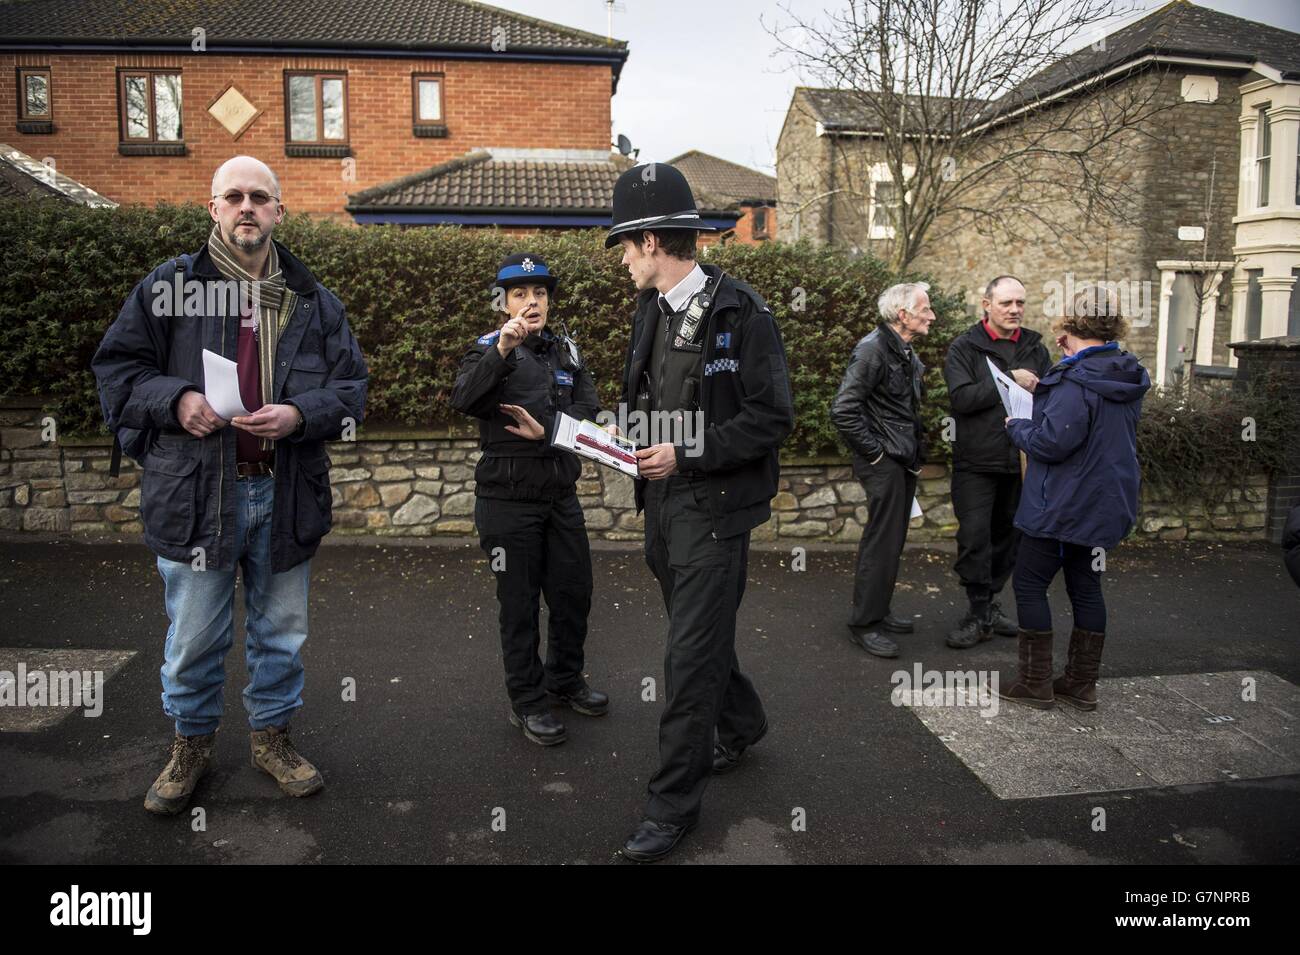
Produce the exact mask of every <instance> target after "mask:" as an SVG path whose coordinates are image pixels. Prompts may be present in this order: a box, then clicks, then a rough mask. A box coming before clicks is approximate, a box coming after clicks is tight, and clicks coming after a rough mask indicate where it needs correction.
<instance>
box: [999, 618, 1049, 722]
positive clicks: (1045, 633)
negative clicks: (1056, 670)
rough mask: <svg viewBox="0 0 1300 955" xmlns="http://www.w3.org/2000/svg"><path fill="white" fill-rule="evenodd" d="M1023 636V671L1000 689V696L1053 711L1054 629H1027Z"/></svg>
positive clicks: (1021, 646)
mask: <svg viewBox="0 0 1300 955" xmlns="http://www.w3.org/2000/svg"><path fill="white" fill-rule="evenodd" d="M1017 636H1018V637H1019V639H1020V672H1019V674H1018V675H1017V676H1016V682H1015V683H1012V684H1011V686H1010V687H1008V688H1007V689H1005V690H999V691H998V698H999V699H1002V700H1007V701H1009V702H1011V703H1023V704H1024V705H1025V706H1032V707H1033V708H1034V709H1037V710H1050V709H1051V708H1052V706H1053V704H1054V703H1055V699H1054V698H1053V696H1052V631H1050V630H1025V629H1024V628H1023V627H1022V628H1021V629H1020V632H1019V634H1018V635H1017Z"/></svg>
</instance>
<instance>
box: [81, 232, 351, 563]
mask: <svg viewBox="0 0 1300 955" xmlns="http://www.w3.org/2000/svg"><path fill="white" fill-rule="evenodd" d="M276 250H277V251H278V252H279V255H280V266H281V268H282V269H283V271H284V277H285V282H286V284H287V285H288V286H289V288H291V289H293V290H294V291H295V292H297V293H298V304H297V308H296V309H295V311H294V313H293V315H291V316H290V317H289V321H288V324H287V325H286V326H285V329H284V332H283V333H282V334H281V335H280V340H279V343H278V344H277V346H276V352H275V374H274V381H273V383H272V401H273V402H276V403H280V404H291V405H294V406H295V407H297V409H298V410H299V411H300V412H302V416H303V419H304V423H305V424H304V427H303V429H302V430H301V431H299V432H297V433H295V434H292V435H289V436H288V437H285V438H281V439H280V440H278V441H276V442H275V460H274V463H273V469H274V472H275V499H274V504H273V505H272V509H271V571H272V572H273V573H280V572H281V571H285V570H288V569H289V568H290V567H293V566H295V565H297V564H300V563H302V562H303V561H304V560H307V559H308V558H310V557H311V556H312V555H313V554H315V552H316V548H317V546H318V545H319V544H320V539H321V538H322V537H324V536H325V534H326V533H328V531H329V529H330V526H331V524H332V518H333V515H332V500H331V495H330V480H329V468H330V460H329V455H328V454H326V452H325V442H326V441H333V440H337V439H338V438H339V436H340V434H341V432H342V431H343V429H344V427H345V425H346V423H347V421H348V419H351V420H352V421H353V422H354V423H355V424H356V425H358V426H359V425H360V424H361V419H362V415H363V412H364V410H365V403H366V383H367V380H368V378H369V374H368V372H367V370H366V363H365V360H364V359H363V358H362V355H361V348H360V346H359V345H358V344H357V341H356V339H355V338H354V337H353V336H352V330H351V329H350V328H349V327H348V320H347V316H346V314H345V312H344V309H343V303H341V302H340V301H339V300H338V298H336V297H335V296H334V294H333V293H331V292H330V291H329V290H328V289H327V288H325V286H323V285H321V284H320V283H319V282H317V281H316V278H315V276H313V275H312V274H311V272H310V271H308V270H307V267H306V266H305V265H303V264H302V262H300V261H299V260H298V259H297V258H295V257H294V256H293V255H291V254H290V253H289V250H288V249H286V248H285V247H284V246H282V245H280V244H279V243H278V242H277V243H276ZM178 272H179V275H178ZM177 280H179V281H180V282H181V283H182V285H181V286H180V287H181V288H186V293H185V294H186V311H187V314H185V315H178V316H177V317H175V318H168V317H166V316H167V314H168V312H169V311H173V310H174V309H168V308H165V307H162V306H166V305H167V303H168V300H169V299H170V298H171V297H172V296H173V288H174V285H173V283H174V282H176V281H177ZM189 281H197V282H200V283H204V285H203V287H204V289H205V290H206V289H207V288H208V286H207V283H209V282H220V281H221V273H220V272H218V271H217V267H216V266H215V265H214V264H213V262H212V257H211V256H210V255H209V254H208V249H207V246H206V245H205V246H204V247H203V248H202V249H200V250H199V251H198V252H197V253H196V254H194V255H193V256H181V257H180V258H177V259H172V260H170V261H168V262H164V263H163V264H162V265H160V266H158V267H157V268H156V269H154V270H153V271H152V272H150V273H149V275H147V276H146V277H145V278H144V279H143V280H142V281H141V282H140V284H139V285H137V286H136V287H135V289H134V290H133V291H132V292H131V294H130V295H129V296H128V297H127V300H126V302H125V303H124V304H123V305H122V311H121V312H120V313H119V314H118V316H117V320H116V321H115V322H113V324H112V325H111V326H110V327H109V329H108V332H107V333H106V334H105V335H104V339H103V341H102V342H100V345H99V349H98V351H96V352H95V357H94V359H93V360H92V361H91V367H92V368H93V369H94V372H95V378H96V380H97V382H98V385H99V401H100V406H101V407H102V409H103V412H104V419H105V420H106V421H107V422H108V427H109V430H111V431H113V432H114V433H115V434H116V435H118V437H119V438H121V439H122V448H123V450H125V451H126V453H127V454H129V455H130V456H131V457H133V458H135V459H136V460H137V461H139V462H140V466H141V468H142V470H143V473H142V474H141V476H140V519H141V522H142V523H143V525H144V542H145V544H147V545H148V546H149V548H150V549H151V550H152V551H153V552H154V553H155V554H158V555H160V556H162V557H166V558H168V559H169V560H179V561H187V562H188V561H190V560H192V559H193V558H194V548H196V547H202V548H203V550H204V552H205V555H206V556H205V560H206V563H207V567H208V569H210V570H230V569H232V568H233V567H234V566H235V548H236V546H237V544H238V542H237V541H236V540H235V503H236V502H235V480H236V474H235V428H234V427H233V426H229V427H224V428H221V429H219V430H218V431H215V432H213V433H212V434H210V435H208V436H207V437H205V438H196V437H195V436H194V435H192V434H190V433H189V432H188V431H186V430H185V429H184V428H182V427H181V424H180V421H179V420H178V419H177V417H176V403H177V401H178V400H179V399H180V396H181V395H182V394H184V393H185V392H186V391H202V390H203V349H205V348H207V349H209V350H211V351H214V352H217V353H218V354H220V355H223V356H225V357H226V358H229V359H230V360H232V361H233V360H234V359H235V349H236V345H237V343H238V340H239V315H238V314H237V312H232V313H231V314H229V315H225V314H224V312H225V311H227V310H226V309H224V308H221V307H219V306H221V305H222V301H221V296H219V295H214V294H204V295H202V296H201V298H202V301H200V300H199V299H200V296H198V295H195V296H194V297H193V300H194V304H196V305H197V306H198V308H197V309H195V310H193V311H191V310H190V309H189V304H190V299H189V297H188V289H187V287H186V286H185V285H184V283H185V282H189ZM219 287H220V286H218V288H219ZM160 296H161V297H162V301H161V302H159V301H158V300H159V298H160ZM209 308H212V309H213V312H214V314H208V309H209ZM194 311H197V312H199V313H200V314H194V313H193V312H194Z"/></svg>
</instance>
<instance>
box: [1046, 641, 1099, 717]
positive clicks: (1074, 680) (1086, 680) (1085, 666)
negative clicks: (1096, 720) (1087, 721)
mask: <svg viewBox="0 0 1300 955" xmlns="http://www.w3.org/2000/svg"><path fill="white" fill-rule="evenodd" d="M1105 641H1106V634H1104V633H1099V632H1097V631H1096V630H1080V629H1079V628H1078V627H1075V628H1074V629H1073V630H1072V631H1071V632H1070V649H1069V655H1068V657H1067V659H1066V664H1065V672H1064V673H1062V674H1061V676H1059V677H1057V678H1056V680H1055V681H1054V682H1053V683H1052V692H1053V694H1054V695H1055V696H1056V698H1057V699H1058V700H1061V701H1062V702H1064V703H1069V704H1070V705H1071V706H1073V707H1075V708H1076V709H1080V710H1087V711H1089V712H1091V711H1092V710H1095V709H1096V708H1097V675H1098V674H1099V673H1100V672H1101V648H1102V644H1103V643H1105Z"/></svg>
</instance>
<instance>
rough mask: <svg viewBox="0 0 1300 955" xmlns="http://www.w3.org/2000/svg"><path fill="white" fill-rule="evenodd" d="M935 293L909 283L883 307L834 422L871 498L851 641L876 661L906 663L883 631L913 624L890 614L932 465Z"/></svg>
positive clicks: (858, 351) (850, 372)
mask: <svg viewBox="0 0 1300 955" xmlns="http://www.w3.org/2000/svg"><path fill="white" fill-rule="evenodd" d="M929 288H930V287H929V286H928V285H926V284H925V283H924V282H914V283H904V284H901V285H894V286H891V287H890V288H888V289H886V290H885V291H884V293H883V294H882V295H881V296H880V300H879V302H878V305H879V308H880V316H881V323H880V325H879V326H878V327H877V328H876V330H875V331H873V332H872V333H871V334H869V335H867V336H866V337H865V338H863V339H862V340H861V341H860V342H858V344H857V347H855V348H854V349H853V357H852V358H851V359H850V361H849V367H848V369H847V370H846V371H845V372H844V380H843V382H841V384H840V390H839V393H838V394H836V396H835V401H834V403H833V404H832V406H831V420H832V421H833V422H834V424H835V427H836V428H837V429H838V430H839V432H840V435H841V436H842V437H843V438H844V441H845V443H847V444H848V446H849V447H850V448H851V449H852V450H853V473H854V474H855V475H856V476H857V478H858V480H859V481H861V482H862V487H863V490H865V491H866V494H867V511H868V515H869V516H868V521H867V526H866V528H865V529H864V530H863V532H862V540H861V542H860V543H859V544H858V562H857V571H856V574H855V579H854V585H853V616H852V618H851V619H850V620H849V639H850V640H852V641H853V643H854V644H855V645H857V646H859V647H861V648H862V649H864V650H866V651H867V652H868V653H871V654H874V655H876V656H880V657H895V656H898V645H897V644H895V643H894V641H893V640H891V639H890V638H889V637H887V636H885V635H884V633H882V632H881V631H890V632H893V633H910V632H911V631H912V624H911V622H910V621H908V620H905V619H902V618H899V617H895V616H894V615H893V614H892V613H890V607H889V604H890V601H891V600H892V599H893V596H894V582H895V581H896V580H897V578H898V561H899V557H900V555H901V554H902V551H903V542H904V540H905V539H906V538H907V524H908V519H909V515H910V514H911V508H912V498H913V496H914V495H915V493H916V478H917V475H918V474H920V473H921V465H922V464H923V463H924V461H925V450H926V449H925V431H924V428H923V427H922V425H921V376H922V374H924V372H925V366H924V365H922V364H921V360H920V359H919V358H917V356H916V351H915V349H914V348H913V347H912V343H913V342H914V341H915V340H916V339H917V338H919V337H922V336H924V335H927V334H929V331H930V323H931V322H933V321H934V311H933V310H932V309H931V308H930V297H929V295H928V292H929Z"/></svg>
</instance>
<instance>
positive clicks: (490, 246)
mask: <svg viewBox="0 0 1300 955" xmlns="http://www.w3.org/2000/svg"><path fill="white" fill-rule="evenodd" d="M208 230H209V219H208V215H207V211H206V209H204V208H202V207H199V206H158V207H157V208H153V209H150V208H144V207H139V206H133V207H122V208H118V209H111V210H92V209H84V208H81V207H74V206H69V205H66V204H63V203H54V202H42V203H28V202H17V201H7V202H2V203H0V266H2V267H0V394H5V395H12V396H19V395H35V396H41V397H45V398H49V399H50V400H51V401H52V408H51V410H52V412H53V413H54V414H55V416H56V417H57V419H58V421H59V422H60V427H61V430H62V431H63V433H65V434H78V433H81V434H85V433H95V432H100V433H102V431H103V423H102V421H101V419H100V413H99V401H98V398H97V396H96V392H95V380H94V376H93V375H92V374H91V371H90V359H91V356H92V355H93V354H94V352H95V348H96V346H97V344H98V343H99V340H100V338H101V337H102V336H103V333H104V330H105V329H106V328H107V327H108V325H109V324H110V323H111V322H112V321H113V319H114V318H115V317H116V315H117V312H118V309H119V308H120V307H121V303H122V302H123V300H124V299H125V298H126V296H127V294H128V293H129V292H130V291H131V289H132V287H133V286H134V285H135V284H136V282H138V281H139V280H140V279H141V278H142V277H143V276H144V275H145V274H147V273H148V272H149V271H150V270H151V269H152V268H153V267H154V266H156V265H157V264H158V263H159V262H162V261H163V260H165V259H167V258H170V257H172V256H174V255H176V254H177V253H179V252H183V251H193V250H195V249H197V248H199V246H200V245H201V244H202V243H203V242H204V241H205V239H206V237H207V234H208ZM276 237H277V238H278V239H280V240H281V241H282V242H284V243H285V245H287V246H288V247H289V248H290V249H291V250H293V251H294V253H295V254H296V255H298V256H299V257H300V258H302V260H303V261H304V262H306V263H307V265H308V267H309V268H311V269H312V270H313V271H314V272H315V273H316V275H317V277H318V278H319V279H320V280H321V281H322V282H323V283H324V284H325V285H326V286H327V287H329V288H330V289H332V290H333V291H334V292H335V293H336V294H337V295H338V296H339V297H340V298H341V299H342V300H343V302H344V304H345V305H346V306H347V309H348V314H349V318H350V321H351V323H352V328H353V330H354V331H355V333H356V335H357V337H358V339H359V340H360V342H361V345H362V348H363V350H364V352H365V355H366V359H367V361H368V363H369V365H370V373H371V378H370V391H369V401H368V409H367V414H368V418H367V424H368V425H370V426H372V427H373V426H375V425H379V424H401V425H413V426H425V427H433V426H441V425H445V424H448V423H455V424H462V423H463V419H461V418H460V416H458V415H454V414H453V413H451V412H450V410H449V408H448V406H447V396H448V394H449V392H450V390H451V386H452V383H453V382H454V380H455V376H456V369H457V366H458V365H459V363H460V359H461V356H462V355H463V354H464V351H465V348H466V347H467V346H468V345H469V344H470V343H471V342H472V341H473V340H474V339H475V338H477V337H478V336H480V335H482V334H483V333H484V332H485V331H488V330H490V329H492V328H495V327H496V325H497V313H494V312H493V311H492V310H491V307H490V306H491V297H490V292H489V288H490V285H491V277H492V276H493V275H494V274H495V273H494V270H495V267H496V264H497V262H498V261H500V259H501V258H502V257H503V256H504V255H505V254H506V253H507V252H509V251H517V250H519V249H521V248H525V247H526V248H528V249H530V250H533V251H536V252H538V253H539V254H541V255H542V256H544V257H545V258H546V259H547V261H548V262H549V263H550V266H551V268H552V270H553V271H555V272H556V273H557V274H558V275H559V278H560V287H559V295H558V298H557V305H556V311H555V314H556V315H557V316H559V317H561V318H563V319H564V320H565V321H566V322H567V323H568V326H569V329H570V331H571V332H572V333H573V335H574V337H575V338H576V339H577V340H578V343H579V344H580V345H581V347H582V349H583V353H584V354H585V356H586V358H587V360H588V362H589V364H590V365H591V367H592V369H593V373H594V374H595V377H596V381H597V384H598V386H599V388H600V393H601V398H602V400H603V401H604V402H605V403H606V404H607V405H609V406H612V405H613V403H614V402H615V401H616V399H617V392H618V379H619V376H620V375H621V373H622V367H623V355H624V351H625V349H626V347H627V338H628V332H629V324H630V317H631V314H632V300H633V287H632V284H631V282H630V281H629V280H628V277H627V272H626V270H625V269H623V267H622V266H620V265H619V252H618V251H617V250H612V251H611V250H606V249H605V248H604V247H603V238H604V233H603V232H600V231H590V232H570V233H562V234H553V235H541V236H536V237H533V238H528V239H514V238H511V237H509V236H506V235H503V234H502V233H500V232H497V231H493V230H470V229H456V228H436V229H424V228H416V229H400V228H394V227H367V228H361V229H358V228H350V227H346V226H342V225H338V224H336V223H332V222H326V221H320V220H313V219H310V218H307V217H302V216H291V217H289V218H288V219H287V220H286V221H285V222H284V223H283V224H282V225H281V227H280V228H279V229H278V230H277V232H276ZM703 261H705V262H713V263H716V264H718V265H720V266H722V267H723V268H724V269H726V270H727V271H729V272H731V273H732V274H734V275H736V276H738V277H740V278H743V279H745V280H746V281H747V282H749V283H750V284H751V285H753V286H754V287H755V288H756V289H757V290H758V292H759V293H760V294H761V295H762V296H763V297H764V298H765V299H766V300H767V302H768V304H769V305H770V306H771V308H772V311H773V312H774V313H775V315H776V317H777V320H778V322H779V324H780V327H781V333H782V335H783V337H784V339H785V346H786V351H787V354H788V356H789V361H790V376H791V383H792V386H793V390H794V397H795V405H796V411H797V417H798V420H797V426H796V429H795V433H794V435H793V436H792V438H791V439H790V440H789V441H788V442H787V443H786V445H785V447H784V452H785V454H786V455H787V456H836V457H840V456H843V455H844V454H845V453H846V451H845V448H844V446H843V444H842V443H841V442H840V440H839V437H838V435H837V434H836V433H835V431H834V428H833V427H832V426H831V423H830V418H829V413H828V409H829V406H830V401H831V399H832V398H833V397H834V395H835V390H836V388H837V387H838V386H839V383H840V378H841V376H842V374H843V371H844V367H845V365H846V363H847V361H848V357H849V354H850V352H851V351H852V348H853V344H854V342H856V341H857V340H858V338H860V337H861V336H862V335H864V334H866V333H867V332H868V331H870V330H871V329H872V328H873V327H874V326H875V325H876V305H875V303H876V298H877V296H878V295H879V294H880V292H881V291H882V290H883V289H884V287H885V286H887V285H888V284H890V283H891V282H892V281H893V277H892V276H891V275H890V274H889V272H888V270H887V269H886V268H885V266H884V265H883V264H882V263H881V262H880V261H878V260H876V259H873V258H870V257H868V256H861V257H856V258H855V257H851V256H848V255H847V254H845V253H843V252H841V251H838V250H835V249H830V248H817V247H814V246H812V245H809V244H807V243H796V244H786V243H780V244H771V243H769V244H764V245H760V246H746V245H727V246H714V247H711V248H709V249H708V250H707V253H706V254H705V255H704V256H703ZM911 277H912V276H909V278H911ZM800 289H802V290H803V293H802V298H803V308H802V309H798V308H796V307H795V306H796V305H797V304H799V303H798V299H799V298H800V297H801V296H800V294H799V292H798V290H800ZM931 300H932V301H933V302H934V305H935V311H936V313H937V315H938V318H937V319H936V321H935V323H934V325H933V326H932V328H931V333H930V335H929V336H928V337H927V338H925V339H923V340H922V341H921V342H920V344H919V351H920V355H921V359H922V361H924V362H925V364H926V366H927V368H928V371H927V373H926V386H927V391H928V395H927V401H926V402H925V412H924V413H925V416H926V420H927V424H928V425H929V427H930V431H931V434H932V436H933V440H932V442H931V446H932V447H933V448H934V449H935V454H936V455H944V454H946V453H947V452H948V448H947V446H946V445H945V444H944V443H943V442H942V441H940V440H939V434H940V421H941V419H942V418H943V417H944V416H945V415H947V414H948V403H947V394H946V389H945V387H944V382H943V374H942V371H943V355H944V353H945V352H946V350H947V347H948V343H949V342H950V341H951V340H952V339H953V338H954V337H955V336H956V335H957V334H959V333H960V332H961V331H962V330H964V329H965V327H966V326H967V323H968V321H969V320H970V319H969V318H968V317H967V316H966V314H965V311H964V309H963V307H962V305H961V296H960V295H959V294H956V293H944V292H941V291H939V290H937V289H936V290H932V293H931ZM1290 407H1291V405H1290V404H1289V403H1288V401H1287V400H1286V397H1285V396H1279V395H1277V394H1272V393H1265V392H1264V391H1261V390H1256V391H1254V392H1251V393H1236V392H1224V391H1222V390H1216V391H1215V392H1214V393H1213V394H1210V395H1203V394H1200V393H1194V394H1193V395H1192V396H1190V397H1184V396H1182V395H1179V394H1165V395H1158V394H1154V393H1153V394H1152V395H1151V396H1150V397H1149V398H1148V399H1147V405H1146V413H1145V415H1144V417H1143V421H1142V426H1141V431H1140V432H1139V436H1138V440H1139V452H1140V456H1141V459H1142V462H1143V469H1144V473H1145V475H1146V479H1147V480H1148V481H1151V482H1153V483H1156V484H1160V485H1162V486H1165V487H1169V488H1171V489H1174V490H1176V491H1180V492H1185V493H1187V494H1192V493H1196V494H1198V495H1200V494H1205V493H1207V488H1208V489H1214V488H1220V487H1222V486H1223V485H1224V484H1225V483H1228V482H1232V481H1237V480H1240V479H1241V478H1242V477H1244V476H1245V475H1246V474H1249V473H1258V472H1260V471H1263V470H1269V469H1272V468H1274V467H1277V466H1278V465H1279V463H1280V461H1281V453H1282V452H1281V448H1282V438H1283V435H1284V434H1285V433H1286V431H1287V429H1288V428H1293V427H1295V421H1294V418H1293V417H1289V415H1290V414H1291V412H1290V410H1289V409H1290ZM1247 416H1250V417H1253V418H1254V419H1255V420H1256V422H1257V435H1256V440H1255V441H1253V442H1244V441H1242V440H1241V430H1242V429H1241V419H1242V418H1243V417H1247ZM1207 482H1208V483H1207Z"/></svg>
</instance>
